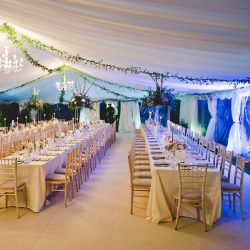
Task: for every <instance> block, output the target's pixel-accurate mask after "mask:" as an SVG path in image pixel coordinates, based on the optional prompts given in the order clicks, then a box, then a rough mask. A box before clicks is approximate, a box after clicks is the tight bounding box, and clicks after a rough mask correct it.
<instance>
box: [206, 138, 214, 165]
mask: <svg viewBox="0 0 250 250" xmlns="http://www.w3.org/2000/svg"><path fill="white" fill-rule="evenodd" d="M207 159H208V161H209V162H210V163H212V164H213V165H214V166H215V159H216V142H215V141H209V143H208V157H207Z"/></svg>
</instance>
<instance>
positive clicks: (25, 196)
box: [23, 186, 28, 209]
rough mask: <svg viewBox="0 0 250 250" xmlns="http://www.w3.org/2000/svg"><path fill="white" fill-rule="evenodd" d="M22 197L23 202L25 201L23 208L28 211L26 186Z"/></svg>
mask: <svg viewBox="0 0 250 250" xmlns="http://www.w3.org/2000/svg"><path fill="white" fill-rule="evenodd" d="M23 196H24V201H25V207H26V209H28V201H27V191H26V186H25V187H24V188H23Z"/></svg>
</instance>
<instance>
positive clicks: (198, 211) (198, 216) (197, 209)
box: [196, 207, 200, 220]
mask: <svg viewBox="0 0 250 250" xmlns="http://www.w3.org/2000/svg"><path fill="white" fill-rule="evenodd" d="M196 214H197V220H200V208H199V207H196Z"/></svg>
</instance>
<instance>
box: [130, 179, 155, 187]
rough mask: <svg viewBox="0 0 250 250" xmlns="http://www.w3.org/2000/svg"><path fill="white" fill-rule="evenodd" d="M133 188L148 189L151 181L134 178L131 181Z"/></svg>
mask: <svg viewBox="0 0 250 250" xmlns="http://www.w3.org/2000/svg"><path fill="white" fill-rule="evenodd" d="M133 185H134V186H140V187H150V186H151V180H150V179H139V178H136V179H134V180H133Z"/></svg>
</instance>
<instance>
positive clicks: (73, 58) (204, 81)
mask: <svg viewBox="0 0 250 250" xmlns="http://www.w3.org/2000/svg"><path fill="white" fill-rule="evenodd" d="M0 32H4V33H6V34H7V36H8V39H9V40H10V41H11V42H12V43H13V44H14V45H15V46H16V47H17V48H18V49H20V51H22V52H23V53H24V55H25V58H26V59H27V60H28V61H29V62H30V63H31V64H32V65H34V66H36V67H40V68H41V69H42V70H44V71H48V72H49V73H52V72H55V71H57V72H59V71H60V67H58V68H56V69H50V68H48V67H46V66H45V65H42V64H41V63H40V62H39V61H38V60H34V59H33V58H32V57H31V55H30V54H29V53H28V51H27V49H26V48H25V47H24V45H23V43H26V44H27V45H29V46H31V47H35V48H38V49H41V50H44V51H47V52H51V53H54V54H56V55H58V56H60V57H63V58H64V59H65V60H67V61H69V62H73V63H79V62H83V63H84V64H88V65H92V66H95V67H97V68H102V69H105V70H109V71H118V72H123V73H130V74H134V75H138V74H145V75H149V76H150V77H151V78H152V79H154V81H155V80H156V81H157V80H158V79H170V78H171V79H176V80H179V81H181V82H183V83H186V84H189V83H192V84H199V85H211V84H214V83H220V84H221V83H224V84H229V85H234V86H235V87H236V86H237V85H239V84H250V78H249V77H247V78H246V79H232V80H226V79H218V78H203V77H201V78H198V77H197V78H195V77H191V76H180V75H179V74H178V73H176V74H171V73H170V72H166V73H161V72H151V71H149V70H147V69H142V68H140V67H135V66H130V67H125V68H124V67H119V66H116V65H111V64H105V63H103V61H95V60H89V59H86V58H84V57H81V56H80V55H79V54H76V55H71V54H69V53H68V52H65V51H62V50H59V49H57V48H55V47H53V46H49V45H46V44H44V43H42V42H41V41H39V40H37V39H32V38H30V37H29V36H27V35H22V36H21V40H19V39H18V38H17V33H16V31H15V30H14V28H13V27H11V26H10V25H8V24H7V23H4V24H3V25H1V26H0Z"/></svg>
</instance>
